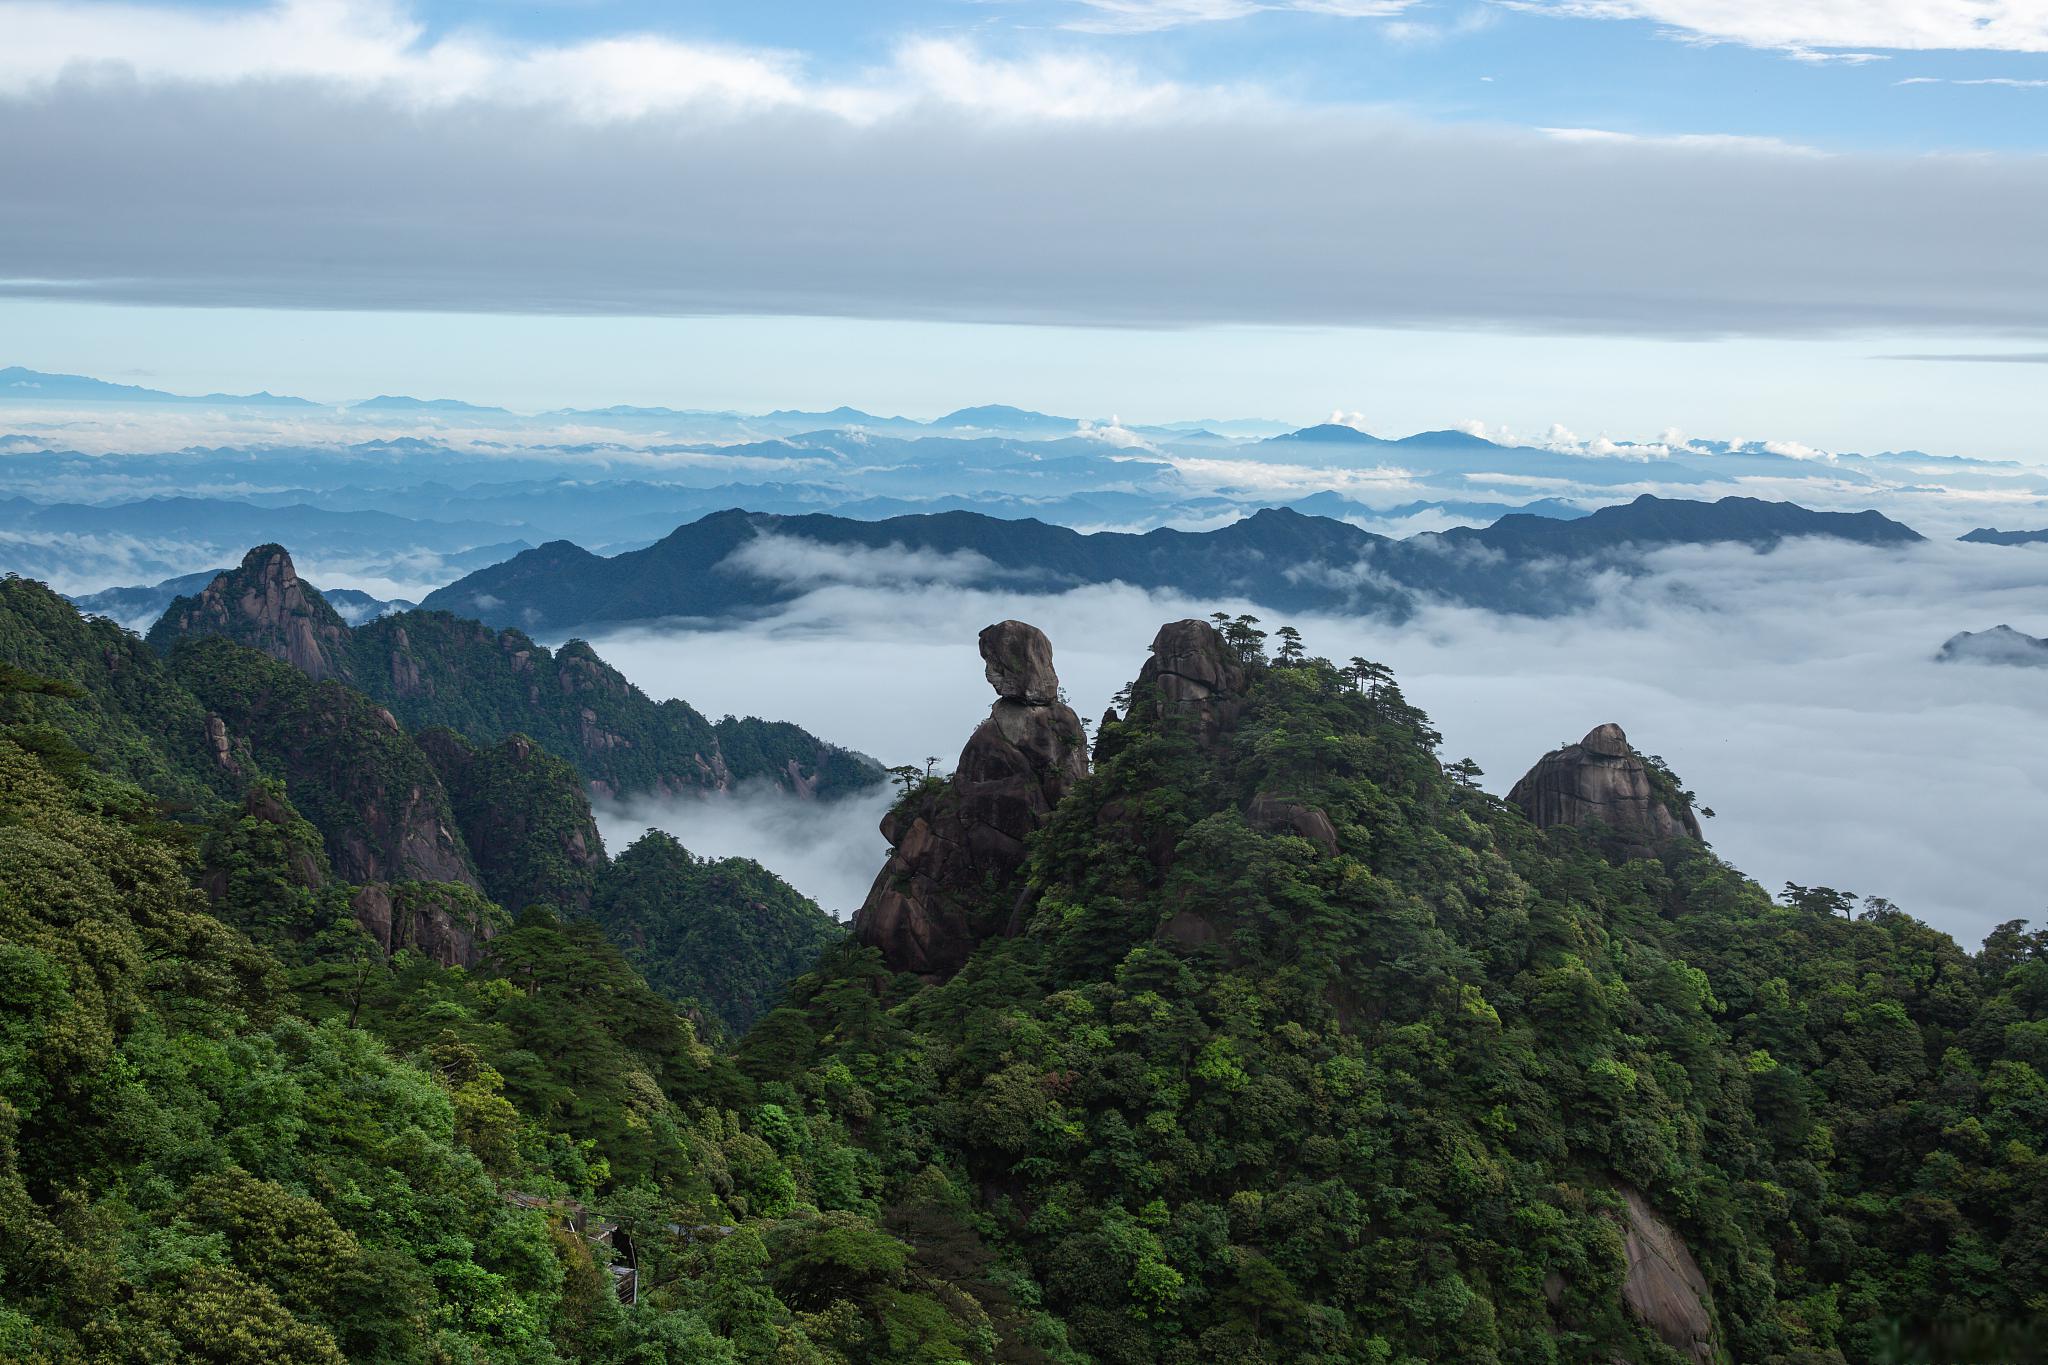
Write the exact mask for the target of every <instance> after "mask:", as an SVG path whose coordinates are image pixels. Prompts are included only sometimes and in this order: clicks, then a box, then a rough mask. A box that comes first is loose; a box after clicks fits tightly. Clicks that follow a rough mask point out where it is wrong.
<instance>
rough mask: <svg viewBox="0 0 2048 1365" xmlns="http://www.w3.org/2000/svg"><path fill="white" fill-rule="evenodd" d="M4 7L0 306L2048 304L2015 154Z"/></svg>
mask: <svg viewBox="0 0 2048 1365" xmlns="http://www.w3.org/2000/svg"><path fill="white" fill-rule="evenodd" d="M0 32H4V33H5V34H6V35H7V41H6V43H5V45H4V47H0V184H5V185H7V186H8V187H9V212H8V213H7V214H6V215H4V216H0V261H5V262H6V263H7V267H6V270H5V271H4V276H5V278H4V279H0V294H5V295H12V296H17V297H55V298H62V299H67V300H80V301H114V300H118V301H126V302H140V303H160V304H178V303H183V304H195V303H196V304H204V305H207V306H216V307H218V306H255V307H291V308H357V309H373V310H375V309H383V310H419V311H449V312H464V311H482V312H508V313H534V314H559V313H577V314H586V315H622V314H624V315H630V314H655V315H697V314H783V315H788V314H801V315H810V316H818V315H825V316H841V317H862V318H871V317H887V318H899V319H919V318H923V319H952V320H967V321H976V322H989V321H996V322H1057V323H1081V324H1090V325H1112V326H1114V325H1137V326H1185V325H1200V324H1211V323H1276V324H1309V325H1317V324H1333V325H1378V326H1416V327H1455V328H1463V327H1497V328H1511V329H1522V330H1531V331H1542V332H1547V333H1577V332H1599V333H1609V334H1622V335H1645V334H1654V335H1683V336H1723V335H1730V334H1737V333H1741V334H1750V335H1762V334H1773V335H1788V334H1796V335H1813V334H1825V333H1834V332H1841V331H1845V330H1854V329H1869V328H1880V327H1883V328H1889V329H1892V331H1893V332H1894V333H1896V334H1904V333H1909V332H1925V331H1943V330H1964V329H1969V330H1974V331H1976V332H1978V333H1979V334H1980V335H1981V334H1988V333H2027V334H2040V333H2041V332H2042V331H2043V330H2044V329H2048V322H2044V319H2048V281H2044V280H2043V278H2042V276H2041V274H2040V272H2039V271H2038V269H2037V268H2036V266H2037V263H2038V245H2037V243H2036V242H2035V240H2034V238H2035V237H2036V236H2037V235H2038V234H2037V233H2035V232H2034V231H2033V230H2032V229H2033V225H2034V224H2036V223H2038V222H2039V221H2041V219H2042V217H2043V216H2044V214H2048V159H2044V158H2042V157H2040V156H2034V155H2025V154H2019V153H2011V154H1991V155H1984V156H1938V155H1925V156H1923V155H1889V154H1873V153H1836V154H1831V155H1827V156H1816V155H1813V154H1811V153H1810V152H1807V151H1806V150H1805V149H1801V148H1797V147H1794V146H1790V145H1787V144H1781V143H1777V142H1773V141H1770V140H1768V139H1754V138H1741V137H1723V136H1719V135H1714V134H1712V133H1700V134H1694V135H1688V136H1681V137H1666V138H1646V137H1629V136H1625V135H1621V134H1616V133H1613V132H1610V131H1606V130H1584V129H1579V130H1564V131H1563V132H1561V133H1559V134H1554V135H1546V134H1543V133H1540V132H1535V131H1531V130H1519V129H1510V128H1500V127H1494V126H1481V125H1430V124H1426V123H1422V122H1418V121H1415V120H1411V119H1407V118H1403V117H1399V116H1396V115H1393V114H1389V113H1387V112H1386V111H1384V110H1373V109H1366V108H1358V107H1350V106H1313V107H1310V106H1301V105H1294V104H1290V103H1288V102H1287V101H1286V100H1284V99H1281V98H1278V97H1275V96H1273V95H1270V94H1267V93H1262V92H1261V91H1259V90H1256V89H1250V88H1215V87H1209V86H1196V85H1190V84H1185V83H1182V82H1177V81H1173V80H1168V79H1162V78H1160V77H1159V76H1157V75H1156V74H1154V73H1151V72H1149V71H1147V70H1145V69H1142V68H1139V67H1137V66H1134V65H1131V64H1128V63H1124V62H1120V61H1108V60H1104V59H1102V58H1100V57H1097V56H1093V55H1089V54H1086V53H1079V52H1075V51H1072V50H1061V49H1057V48H1048V49H1045V50H1042V51H1037V52H1031V53H1026V54H1025V55H1022V56H1016V57H998V56H992V55H990V54H988V53H987V52H984V51H982V50H980V49H978V48H975V47H972V46H969V45H966V44H962V43H956V42H940V41H914V42H909V43H906V44H904V45H903V46H902V47H901V48H899V49H898V50H897V51H896V52H895V53H894V54H892V55H891V56H890V57H889V58H888V59H887V60H885V61H884V62H883V63H882V64H881V66H880V67H878V68H877V69H875V70H873V71H869V72H863V73H854V74H853V75H851V76H837V77H831V78H827V77H824V76H820V75H819V74H817V73H815V72H814V71H812V70H811V69H810V67H809V66H808V65H807V63H806V62H805V60H804V59H802V58H801V57H799V56H796V55H793V54H789V53H781V52H773V51H764V50H752V49H734V48H714V47H709V46H704V45H693V44H684V43H678V42H676V41H674V40H671V39H666V38H659V37H653V36H645V35H641V36H632V35H628V36H624V37H618V38H611V39H604V40H600V41H594V42H586V43H577V44H561V45H553V46H550V45H545V44H534V43H524V44H522V43H512V42H509V41H504V40H498V39H493V38H490V37H488V36H486V35H484V34H482V33H480V32H477V31H473V30H466V31H456V32H452V33H447V34H433V33H429V32H427V31H425V30H423V29H422V28H421V27H420V26H419V25H418V23H417V22H416V21H415V20H414V19H412V18H411V17H410V12H409V11H406V10H403V9H400V8H397V7H395V6H393V5H392V4H389V3H377V2H376V0H354V2H353V3H351V2H349V0H286V3H282V4H278V5H274V6H271V7H269V8H264V9H257V10H241V9H211V8H209V9H179V8H172V7H169V6H162V5H155V6H153V5H90V6H79V5H60V4H55V3H50V2H49V0H0ZM1077 185H1081V186H1088V187H1090V188H1089V192H1086V193H1077V192H1076V191H1075V188H1074V187H1075V186H1077ZM1587 204H1599V205H1611V206H1649V208H1648V209H1647V210H1646V208H1644V207H1630V208H1627V209H1623V208H1620V207H1616V208H1615V209H1613V210H1612V211H1607V212H1600V213H1587V212H1582V211H1577V210H1576V209H1575V208H1574V207H1573V206H1583V205H1587ZM251 206H260V207H261V211H260V212H253V211H251ZM477 223H489V224H491V225H492V230H491V231H490V232H489V233H477V232H475V231H473V230H472V225H474V224H477ZM1759 224H1763V225H1768V230H1765V229H1764V228H1762V227H1753V226H1752V225H1759ZM824 235H829V238H830V242H831V247H832V249H831V250H830V251H821V250H820V249H819V243H820V241H821V239H822V237H823V236H824Z"/></svg>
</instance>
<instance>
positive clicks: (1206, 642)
mask: <svg viewBox="0 0 2048 1365" xmlns="http://www.w3.org/2000/svg"><path fill="white" fill-rule="evenodd" d="M1245 685H1246V679H1245V671H1244V663H1243V662H1242V661H1241V660H1240V659H1239V658H1238V657H1237V651H1236V650H1234V649H1232V648H1231V647H1230V645H1229V644H1228V643H1227V642H1226V641H1225V640H1224V638H1223V636H1222V634H1221V632H1219V631H1218V630H1217V629H1216V627H1214V626H1212V625H1210V624H1209V623H1208V622H1207V621H1195V620H1187V621H1169V622H1167V623H1166V624H1165V625H1163V626H1161V627H1160V628H1159V634H1157V635H1156V636H1154V637H1153V639H1152V655H1151V657H1150V658H1148V659H1146V660H1145V666H1144V667H1143V668H1141V669H1139V670H1138V681H1137V684H1136V685H1135V686H1134V687H1133V689H1132V695H1133V698H1134V702H1133V704H1134V705H1135V704H1137V703H1136V701H1135V698H1138V697H1149V698H1151V699H1152V700H1153V703H1154V704H1155V705H1156V706H1157V707H1158V708H1159V710H1160V712H1161V714H1164V713H1166V712H1169V711H1180V712H1183V713H1185V714H1187V715H1190V716H1192V717H1193V718H1194V719H1195V721H1196V723H1197V724H1198V725H1199V726H1200V727H1201V730H1202V734H1203V737H1204V738H1206V739H1213V738H1214V737H1215V736H1216V735H1217V734H1220V733H1221V732H1222V731H1224V730H1227V729H1229V728H1230V727H1231V726H1232V725H1233V724H1235V723H1236V721H1237V717H1238V714H1239V713H1240V712H1241V711H1242V710H1243V708H1244V693H1245Z"/></svg>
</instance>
